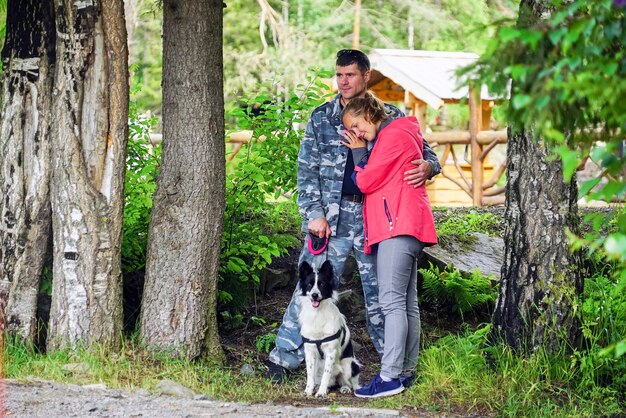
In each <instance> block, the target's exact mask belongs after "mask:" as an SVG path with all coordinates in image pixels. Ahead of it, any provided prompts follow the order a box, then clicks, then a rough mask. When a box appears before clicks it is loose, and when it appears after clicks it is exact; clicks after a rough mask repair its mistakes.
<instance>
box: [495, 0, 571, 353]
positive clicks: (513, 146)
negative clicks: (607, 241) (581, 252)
mask: <svg viewBox="0 0 626 418" xmlns="http://www.w3.org/2000/svg"><path fill="white" fill-rule="evenodd" d="M549 7H551V2H550V1H546V0H544V1H529V0H523V1H522V2H521V4H520V19H519V24H518V26H521V27H527V26H530V25H534V24H536V23H538V22H539V21H540V19H545V18H547V17H548V16H549V13H550V9H549ZM549 154H550V151H549V150H548V149H547V147H546V145H545V144H544V143H543V142H542V141H541V138H537V137H536V136H535V134H534V132H533V130H532V126H528V127H522V126H510V128H509V142H508V144H507V185H506V209H505V219H506V225H507V228H506V230H505V236H504V242H505V255H504V265H503V267H502V280H501V286H500V296H499V298H498V301H497V304H496V309H495V311H494V314H493V325H494V333H495V334H497V335H498V336H500V337H503V338H504V341H505V342H506V343H507V344H508V345H510V346H511V347H513V348H515V349H518V350H521V351H532V350H535V349H537V348H538V347H540V346H541V347H544V348H546V349H547V350H548V351H549V352H553V353H554V352H557V351H559V350H560V349H562V348H564V347H565V346H570V347H571V346H573V347H575V346H576V344H577V341H578V340H579V323H578V320H577V318H576V312H575V309H574V304H575V303H576V297H577V296H578V295H579V294H580V293H581V292H582V285H583V283H582V276H581V271H582V266H581V260H580V257H579V256H578V255H577V254H572V253H570V251H569V242H568V238H567V236H566V228H570V229H572V230H574V231H575V230H576V228H577V225H578V216H577V203H576V200H577V188H576V179H575V178H573V179H572V180H571V181H570V182H569V183H565V182H564V181H563V170H562V166H561V162H560V161H558V160H557V161H549V160H548V156H549Z"/></svg>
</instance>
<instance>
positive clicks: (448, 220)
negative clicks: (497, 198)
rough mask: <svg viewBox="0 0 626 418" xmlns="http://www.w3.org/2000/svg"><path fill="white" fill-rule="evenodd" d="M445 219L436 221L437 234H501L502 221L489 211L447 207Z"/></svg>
mask: <svg viewBox="0 0 626 418" xmlns="http://www.w3.org/2000/svg"><path fill="white" fill-rule="evenodd" d="M442 216H445V219H444V220H443V221H441V222H437V223H436V225H435V226H436V228H437V236H439V237H445V236H448V235H466V234H469V233H472V232H480V233H482V234H487V235H489V236H496V237H499V236H502V224H501V223H502V221H501V220H500V219H499V218H498V217H497V216H495V215H494V214H493V213H491V212H479V211H478V210H476V209H471V210H470V211H469V212H462V211H459V210H451V209H448V210H447V211H446V213H445V214H444V215H442Z"/></svg>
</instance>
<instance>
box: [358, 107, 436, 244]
mask: <svg viewBox="0 0 626 418" xmlns="http://www.w3.org/2000/svg"><path fill="white" fill-rule="evenodd" d="M422 153H423V138H422V134H421V132H420V127H419V122H418V121H417V119H416V118H415V117H413V116H408V117H402V118H398V119H396V120H394V121H392V122H391V123H389V124H388V125H387V126H385V127H384V128H383V129H381V130H380V131H379V132H378V137H377V140H376V144H375V145H374V148H373V149H372V151H371V153H370V155H369V160H368V162H367V164H366V165H365V166H357V167H355V171H356V173H355V174H356V183H357V186H358V187H359V189H360V190H361V191H362V192H363V193H364V194H365V202H364V204H363V217H364V219H365V251H366V252H369V251H370V248H369V247H370V246H371V245H373V244H376V243H378V242H380V241H383V240H385V239H388V238H391V237H396V236H400V235H410V236H413V237H415V238H417V239H418V240H420V241H422V242H423V243H425V244H427V245H434V244H436V243H437V233H436V231H435V221H434V219H433V213H432V210H431V208H430V202H429V201H428V195H427V194H426V186H425V185H422V186H420V187H417V188H415V187H413V185H410V184H407V183H406V182H405V181H404V172H405V171H406V170H410V169H413V168H415V166H414V165H413V164H411V161H413V160H417V159H421V158H422V157H423V154H422Z"/></svg>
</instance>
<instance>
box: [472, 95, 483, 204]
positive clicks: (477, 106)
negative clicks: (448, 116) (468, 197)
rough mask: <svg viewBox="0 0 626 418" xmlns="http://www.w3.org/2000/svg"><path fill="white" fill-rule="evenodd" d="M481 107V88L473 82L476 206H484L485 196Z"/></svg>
mask: <svg viewBox="0 0 626 418" xmlns="http://www.w3.org/2000/svg"><path fill="white" fill-rule="evenodd" d="M481 107H482V106H481V100H480V88H476V87H475V86H474V84H471V85H470V89H469V133H470V146H471V149H472V203H473V205H474V206H482V197H483V161H482V159H481V154H482V152H483V147H482V145H481V144H480V143H479V142H478V133H479V132H480V130H481V122H482V108H481Z"/></svg>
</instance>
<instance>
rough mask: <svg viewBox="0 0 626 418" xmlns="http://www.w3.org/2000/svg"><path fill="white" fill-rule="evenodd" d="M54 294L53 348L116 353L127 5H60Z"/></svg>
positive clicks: (64, 1)
mask: <svg viewBox="0 0 626 418" xmlns="http://www.w3.org/2000/svg"><path fill="white" fill-rule="evenodd" d="M55 11H56V13H57V15H56V27H57V29H56V32H57V43H56V51H57V57H58V58H59V59H58V62H57V66H56V72H55V84H54V89H55V92H56V93H55V95H54V96H53V101H52V107H51V111H52V114H53V115H54V118H55V123H54V125H53V130H52V138H53V140H52V144H53V149H52V164H53V174H52V183H51V201H52V213H53V216H52V221H53V237H54V238H53V247H54V250H53V258H54V261H53V265H54V267H53V276H54V279H53V289H52V306H51V310H50V330H49V335H48V348H52V349H55V348H59V347H66V346H70V347H72V346H75V345H76V344H79V343H86V344H92V343H100V344H103V345H106V346H114V345H116V344H117V343H118V342H119V338H120V336H121V330H122V276H121V260H120V248H121V230H122V213H123V186H124V172H125V161H126V142H127V137H128V49H127V43H126V26H125V23H124V4H123V1H122V0H108V1H97V0H95V1H91V2H84V1H70V0H56V1H55Z"/></svg>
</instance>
